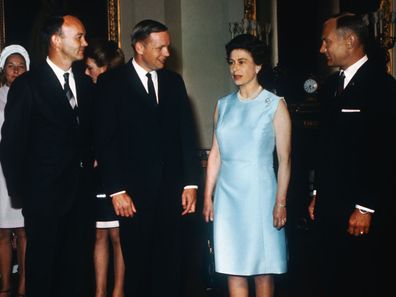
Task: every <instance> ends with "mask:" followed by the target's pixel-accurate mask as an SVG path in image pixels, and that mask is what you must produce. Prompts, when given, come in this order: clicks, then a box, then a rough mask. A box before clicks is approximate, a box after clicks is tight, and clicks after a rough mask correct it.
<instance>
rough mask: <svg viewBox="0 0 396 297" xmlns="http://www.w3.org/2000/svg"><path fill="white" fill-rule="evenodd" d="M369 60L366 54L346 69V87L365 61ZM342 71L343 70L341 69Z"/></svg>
mask: <svg viewBox="0 0 396 297" xmlns="http://www.w3.org/2000/svg"><path fill="white" fill-rule="evenodd" d="M367 60H368V57H367V55H364V56H363V57H362V58H361V59H360V60H358V61H357V62H355V63H354V64H352V65H351V66H349V67H348V68H347V69H345V70H344V71H343V72H344V74H345V81H344V87H346V86H347V85H348V83H349V82H350V81H351V79H352V78H353V77H354V75H355V74H356V72H357V71H358V70H359V68H360V67H362V66H363V64H364V63H366V62H367ZM341 72H342V71H341Z"/></svg>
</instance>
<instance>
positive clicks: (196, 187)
mask: <svg viewBox="0 0 396 297" xmlns="http://www.w3.org/2000/svg"><path fill="white" fill-rule="evenodd" d="M184 189H198V186H196V185H188V186H185V187H184Z"/></svg>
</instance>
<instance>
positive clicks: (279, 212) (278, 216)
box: [273, 202, 287, 229]
mask: <svg viewBox="0 0 396 297" xmlns="http://www.w3.org/2000/svg"><path fill="white" fill-rule="evenodd" d="M273 216H274V227H275V228H276V229H281V228H283V227H284V226H285V225H286V218H287V211H286V204H281V203H278V202H276V203H275V206H274V210H273Z"/></svg>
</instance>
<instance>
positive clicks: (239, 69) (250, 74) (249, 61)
mask: <svg viewBox="0 0 396 297" xmlns="http://www.w3.org/2000/svg"><path fill="white" fill-rule="evenodd" d="M228 65H229V67H230V72H231V75H232V79H233V80H234V83H235V84H236V85H237V86H238V87H241V86H245V85H248V84H249V83H251V82H255V81H257V73H258V72H259V71H260V69H261V66H260V65H256V63H254V61H253V57H252V55H251V54H250V53H249V52H248V51H246V50H243V49H234V50H233V51H232V52H231V54H230V58H229V60H228Z"/></svg>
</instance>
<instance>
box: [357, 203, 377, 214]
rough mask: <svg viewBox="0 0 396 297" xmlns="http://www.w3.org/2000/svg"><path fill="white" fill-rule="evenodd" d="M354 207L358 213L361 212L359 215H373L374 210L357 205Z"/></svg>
mask: <svg viewBox="0 0 396 297" xmlns="http://www.w3.org/2000/svg"><path fill="white" fill-rule="evenodd" d="M355 207H356V208H357V209H359V211H360V212H361V213H363V214H364V213H368V212H369V213H374V212H375V210H374V209H371V208H367V207H364V206H361V205H359V204H356V205H355Z"/></svg>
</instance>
